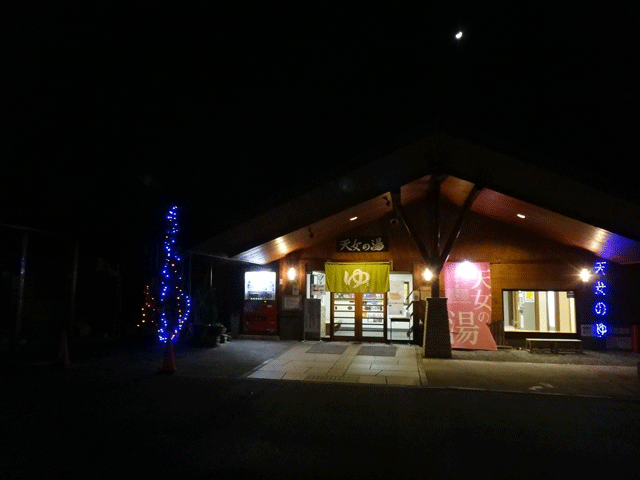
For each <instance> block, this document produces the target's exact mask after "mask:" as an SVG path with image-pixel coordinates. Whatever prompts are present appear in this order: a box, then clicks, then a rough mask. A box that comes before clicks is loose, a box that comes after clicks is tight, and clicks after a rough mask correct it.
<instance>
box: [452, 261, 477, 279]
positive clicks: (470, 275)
mask: <svg viewBox="0 0 640 480" xmlns="http://www.w3.org/2000/svg"><path fill="white" fill-rule="evenodd" d="M478 273H479V272H478V268H477V267H476V266H475V265H474V264H473V263H471V262H470V261H469V260H465V261H463V262H462V263H460V265H458V267H457V268H456V275H457V276H458V277H460V278H464V279H466V280H471V279H475V278H477V277H478Z"/></svg>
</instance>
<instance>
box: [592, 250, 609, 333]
mask: <svg viewBox="0 0 640 480" xmlns="http://www.w3.org/2000/svg"><path fill="white" fill-rule="evenodd" d="M608 266H609V265H608V262H607V261H605V260H601V261H597V262H595V264H594V266H593V273H594V275H595V276H596V281H595V282H594V284H593V296H594V300H595V301H594V303H593V313H594V314H595V315H596V317H597V318H600V319H604V318H606V317H607V316H608V313H609V303H608V302H607V300H606V297H607V296H608V294H609V292H610V285H609V284H608V283H607V282H605V281H604V279H603V278H602V277H606V276H607V269H608ZM593 328H594V333H595V335H596V337H598V338H602V337H605V336H606V335H607V334H608V333H609V327H608V326H607V324H605V323H604V322H603V321H599V322H597V323H596V324H595V325H594V327H593Z"/></svg>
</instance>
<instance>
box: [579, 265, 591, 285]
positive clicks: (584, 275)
mask: <svg viewBox="0 0 640 480" xmlns="http://www.w3.org/2000/svg"><path fill="white" fill-rule="evenodd" d="M590 278H591V273H590V272H589V269H588V268H583V269H582V270H580V280H582V281H583V282H588V281H589V279H590Z"/></svg>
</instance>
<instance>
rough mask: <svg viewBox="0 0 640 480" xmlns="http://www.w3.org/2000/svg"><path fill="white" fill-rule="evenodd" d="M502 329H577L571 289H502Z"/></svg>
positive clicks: (548, 330)
mask: <svg viewBox="0 0 640 480" xmlns="http://www.w3.org/2000/svg"><path fill="white" fill-rule="evenodd" d="M502 307H503V316H504V329H505V331H520V332H550V333H576V331H577V330H576V306H575V299H574V295H573V292H572V291H558V290H556V291H554V290H550V291H538V290H528V291H527V290H503V291H502Z"/></svg>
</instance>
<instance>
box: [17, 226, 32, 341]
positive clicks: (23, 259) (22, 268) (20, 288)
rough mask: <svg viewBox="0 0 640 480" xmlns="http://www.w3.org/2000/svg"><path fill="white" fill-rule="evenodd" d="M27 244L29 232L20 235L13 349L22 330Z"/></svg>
mask: <svg viewBox="0 0 640 480" xmlns="http://www.w3.org/2000/svg"><path fill="white" fill-rule="evenodd" d="M28 244H29V232H24V234H23V235H22V248H21V252H20V272H19V275H20V276H19V283H18V308H17V310H16V332H15V337H14V340H15V348H18V345H19V344H20V331H21V329H22V309H23V304H24V280H25V276H26V268H27V245H28Z"/></svg>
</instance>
